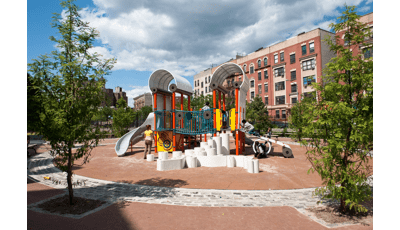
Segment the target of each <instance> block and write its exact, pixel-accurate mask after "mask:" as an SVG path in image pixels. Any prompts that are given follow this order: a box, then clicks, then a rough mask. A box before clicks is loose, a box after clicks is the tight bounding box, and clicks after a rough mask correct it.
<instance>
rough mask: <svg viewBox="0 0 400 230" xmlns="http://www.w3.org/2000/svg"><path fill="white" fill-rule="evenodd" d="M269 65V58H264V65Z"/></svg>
mask: <svg viewBox="0 0 400 230" xmlns="http://www.w3.org/2000/svg"><path fill="white" fill-rule="evenodd" d="M267 65H268V58H264V66H267Z"/></svg>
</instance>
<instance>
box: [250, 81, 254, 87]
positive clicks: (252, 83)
mask: <svg viewBox="0 0 400 230" xmlns="http://www.w3.org/2000/svg"><path fill="white" fill-rule="evenodd" d="M250 87H251V88H253V87H254V80H251V81H250Z"/></svg>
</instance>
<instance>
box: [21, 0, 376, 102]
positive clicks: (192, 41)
mask: <svg viewBox="0 0 400 230" xmlns="http://www.w3.org/2000/svg"><path fill="white" fill-rule="evenodd" d="M345 2H346V3H347V4H348V5H353V4H354V5H356V6H358V12H359V14H361V15H363V14H367V13H370V12H372V11H373V2H372V0H346V1H345V0H337V1H318V0H301V1H295V0H283V1H282V0H265V1H261V0H260V1H251V2H248V1H233V0H231V1H220V2H217V1H211V0H210V1H208V0H204V1H201V2H200V1H199V2H196V1H184V0H181V1H151V0H150V1H140V0H138V1H130V0H114V1H109V0H78V1H76V2H75V4H77V5H78V6H80V7H81V8H83V10H82V12H81V15H82V19H83V20H84V21H89V22H90V25H91V26H92V27H96V29H98V30H99V32H100V37H99V39H98V40H97V41H96V43H95V50H96V51H97V52H99V53H101V54H103V56H104V57H105V58H110V57H116V58H117V60H118V61H117V64H116V65H115V67H114V69H113V71H112V74H111V75H109V76H107V77H106V79H107V84H106V87H107V88H115V87H116V86H120V87H122V88H123V90H124V91H125V92H127V95H128V101H129V105H130V106H133V99H132V98H133V97H135V96H137V95H139V94H141V93H143V92H147V91H148V87H147V85H148V78H149V76H150V74H151V73H152V72H153V71H155V70H156V69H159V68H164V69H166V70H169V71H171V72H173V73H174V74H177V75H180V76H183V77H185V78H187V79H188V80H189V81H190V82H191V83H192V84H193V76H194V75H195V74H196V73H198V72H199V71H201V70H204V69H206V68H208V67H210V65H211V64H220V63H223V62H225V61H228V60H229V59H231V58H233V57H235V54H236V53H242V54H243V53H244V54H248V53H252V52H254V51H255V50H256V49H258V48H260V47H267V46H268V45H270V44H272V43H275V42H278V41H283V40H285V39H287V38H289V37H291V36H293V35H296V34H298V33H300V32H302V31H310V30H312V29H315V28H318V27H319V28H322V29H326V30H328V29H329V28H328V25H329V24H330V23H332V22H335V20H336V18H337V17H338V16H339V15H340V12H341V11H342V10H343V5H344V3H345ZM54 12H57V13H61V12H62V8H61V6H60V5H59V1H55V0H41V1H34V0H28V1H27V62H28V63H29V62H31V60H32V59H33V58H36V57H38V56H39V55H40V54H45V53H50V52H51V51H52V50H54V49H55V48H54V43H53V42H51V41H50V40H49V39H48V38H49V36H51V35H56V33H57V30H56V29H54V28H52V27H51V25H50V23H51V21H52V18H51V17H52V13H54Z"/></svg>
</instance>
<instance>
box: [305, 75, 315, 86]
mask: <svg viewBox="0 0 400 230" xmlns="http://www.w3.org/2000/svg"><path fill="white" fill-rule="evenodd" d="M314 82H315V75H312V76H308V77H303V84H304V85H305V86H307V85H311V83H314Z"/></svg>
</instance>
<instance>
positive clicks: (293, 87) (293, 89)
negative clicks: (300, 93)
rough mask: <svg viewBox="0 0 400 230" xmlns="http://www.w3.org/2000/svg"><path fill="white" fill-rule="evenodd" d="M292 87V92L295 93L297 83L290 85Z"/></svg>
mask: <svg viewBox="0 0 400 230" xmlns="http://www.w3.org/2000/svg"><path fill="white" fill-rule="evenodd" d="M290 88H292V93H296V92H297V85H291V87H290Z"/></svg>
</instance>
